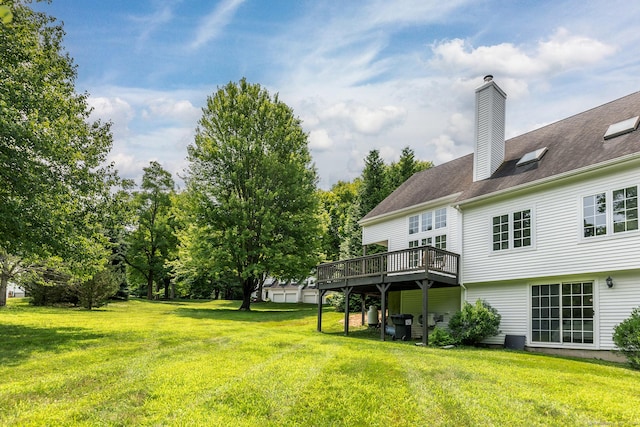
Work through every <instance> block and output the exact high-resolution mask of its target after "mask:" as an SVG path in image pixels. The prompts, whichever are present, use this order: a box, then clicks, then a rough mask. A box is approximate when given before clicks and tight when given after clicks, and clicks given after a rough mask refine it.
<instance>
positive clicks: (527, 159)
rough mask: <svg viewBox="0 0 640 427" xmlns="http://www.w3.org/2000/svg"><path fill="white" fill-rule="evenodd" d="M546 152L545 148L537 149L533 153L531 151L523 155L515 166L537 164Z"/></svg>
mask: <svg viewBox="0 0 640 427" xmlns="http://www.w3.org/2000/svg"><path fill="white" fill-rule="evenodd" d="M546 152H547V147H542V148H538V149H537V150H535V151H531V152H529V153H527V154H525V155H524V156H522V158H521V159H520V160H518V163H516V166H523V165H527V164H529V163H533V162H537V161H539V160H540V159H541V158H542V157H543V156H544V155H545V154H546Z"/></svg>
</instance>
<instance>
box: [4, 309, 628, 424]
mask: <svg viewBox="0 0 640 427" xmlns="http://www.w3.org/2000/svg"><path fill="white" fill-rule="evenodd" d="M238 306H239V303H238V302H228V301H214V302H166V303H165V302H146V301H137V300H133V301H129V302H122V303H113V304H110V305H109V306H107V307H106V308H105V309H102V310H95V311H85V310H75V309H62V308H37V307H30V306H28V305H27V304H26V303H25V302H23V301H18V300H9V305H8V306H7V307H5V308H2V309H0V378H1V380H0V425H3V426H5V425H20V426H28V425H56V426H59V425H74V426H75V425H92V426H93V425H154V426H164V425H180V426H189V425H194V426H196V425H197V426H200V425H212V426H217V425H220V426H236V425H245V426H283V425H285V426H286V425H291V426H300V425H308V426H341V425H344V426H412V425H415V426H427V425H429V426H438V425H443V426H464V425H470V426H476V425H500V426H503V425H509V426H516V425H522V426H525V425H526V426H535V425H553V426H557V425H562V426H572V425H577V426H593V425H615V426H624V425H634V423H636V424H635V425H637V423H638V422H639V420H640V372H637V371H633V370H630V369H628V368H626V367H625V366H623V365H617V364H612V363H604V362H594V361H588V360H568V359H562V358H556V357H550V356H544V355H537V354H529V353H522V352H508V351H502V350H481V349H453V350H441V349H431V348H422V347H418V346H415V345H413V344H412V343H407V342H391V341H387V342H380V341H379V340H378V339H377V337H378V335H377V333H376V334H371V333H368V332H367V331H366V330H360V331H358V330H354V331H353V333H352V334H351V335H350V336H349V337H344V336H342V334H341V331H342V325H341V324H340V320H341V319H342V314H340V313H334V312H333V311H332V310H327V311H325V313H324V316H323V328H324V329H325V331H326V332H325V333H317V332H316V331H315V327H316V309H315V307H314V306H311V305H296V304H256V305H254V307H253V308H254V311H252V312H249V313H247V312H238V311H236V310H235V309H236V308H237V307H238ZM356 329H357V328H356Z"/></svg>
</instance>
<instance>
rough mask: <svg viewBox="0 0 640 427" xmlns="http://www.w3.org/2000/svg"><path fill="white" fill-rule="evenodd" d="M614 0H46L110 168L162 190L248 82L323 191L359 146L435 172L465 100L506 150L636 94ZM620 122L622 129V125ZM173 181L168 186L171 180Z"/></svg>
mask: <svg viewBox="0 0 640 427" xmlns="http://www.w3.org/2000/svg"><path fill="white" fill-rule="evenodd" d="M633 4H634V3H633V2H628V1H616V0H609V1H585V0H581V1H558V0H556V1H544V0H541V1H524V0H523V1H515V0H514V1H506V0H503V1H483V0H473V1H467V0H449V1H441V0H439V1H435V0H433V1H432V0H415V1H411V0H398V1H389V0H385V1H377V0H376V1H346V0H345V1H320V0H297V1H294V0H287V1H285V0H274V1H267V0H222V1H196V0H183V1H180V0H135V1H131V0H109V1H104V0H53V1H52V3H51V4H46V3H37V4H35V6H33V7H35V8H37V9H39V10H44V11H46V12H47V13H49V14H50V15H53V16H54V17H56V18H57V19H58V20H60V21H62V22H64V28H65V31H66V33H67V35H66V37H65V43H64V44H65V47H66V50H67V51H68V53H69V54H70V55H71V57H73V58H74V61H75V63H76V65H77V66H78V79H77V81H76V86H77V90H78V91H80V92H88V93H89V94H90V98H89V102H90V105H91V106H92V107H93V108H94V113H93V117H94V118H101V119H103V120H111V121H112V122H113V128H112V129H113V134H114V147H113V150H112V152H111V154H110V160H111V161H113V162H115V163H116V167H117V168H118V170H119V171H120V173H121V175H123V176H125V177H130V178H137V179H139V178H140V176H141V174H142V168H143V167H145V166H147V165H148V163H149V161H151V160H156V161H159V162H160V163H161V164H162V165H163V166H164V167H165V168H166V169H168V170H170V171H171V172H172V173H174V175H175V176H176V178H177V177H178V175H179V174H182V171H183V170H184V169H185V168H186V166H187V161H186V147H187V146H188V145H189V144H190V143H192V141H193V136H194V133H195V129H196V127H197V122H198V120H199V118H200V116H201V108H202V107H203V106H204V105H205V103H206V99H207V97H208V96H210V95H211V94H213V93H214V92H215V91H216V89H217V88H218V87H220V86H223V85H225V84H226V83H228V82H229V81H238V80H240V79H241V78H242V77H246V78H247V79H248V80H249V81H250V82H253V83H260V84H261V85H262V86H264V87H265V88H267V89H268V90H269V91H270V92H271V93H273V94H275V93H279V96H280V99H281V100H282V101H284V102H285V103H287V104H288V105H289V106H291V107H292V108H293V110H294V113H295V114H296V115H297V116H298V117H299V118H300V119H301V120H302V123H303V127H304V129H305V131H306V132H307V133H308V134H309V141H310V148H311V153H312V155H313V159H314V162H315V165H316V168H317V170H318V174H319V177H320V186H321V187H322V188H325V189H326V188H329V187H330V185H332V184H333V183H335V182H336V181H338V180H351V179H353V178H354V177H356V176H358V175H359V174H360V172H361V169H362V166H363V159H364V157H365V156H366V155H367V153H368V152H369V151H370V150H371V149H374V148H375V149H378V150H380V152H381V154H382V156H383V158H384V159H385V160H386V161H389V162H390V161H394V160H397V158H398V156H399V154H400V152H401V150H402V148H403V147H405V146H409V147H411V148H412V149H413V150H414V151H415V153H416V156H417V157H418V158H420V159H422V160H431V161H433V162H434V163H436V164H440V163H443V162H446V161H448V160H451V159H453V158H456V157H459V156H461V155H464V154H467V153H469V152H471V151H472V149H473V107H474V105H473V104H474V89H475V88H476V87H478V86H480V85H481V84H482V78H483V76H484V75H486V74H493V75H494V80H495V81H496V83H498V84H499V85H500V86H501V87H502V88H503V89H504V91H505V92H506V93H507V95H508V98H507V137H512V136H516V135H519V134H521V133H523V132H526V131H529V130H532V129H535V128H537V127H540V126H542V125H545V124H548V123H551V122H554V121H556V120H559V119H562V118H564V117H568V116H570V115H573V114H575V113H578V112H581V111H584V110H586V109H589V108H592V107H595V106H597V105H600V104H603V103H605V102H608V101H611V100H613V99H616V98H619V97H621V96H624V95H626V94H628V93H631V92H635V91H637V90H640V55H638V51H639V48H640V28H639V26H640V24H638V23H639V22H640V6H636V5H633ZM621 119H624V118H621ZM178 181H180V180H179V179H178Z"/></svg>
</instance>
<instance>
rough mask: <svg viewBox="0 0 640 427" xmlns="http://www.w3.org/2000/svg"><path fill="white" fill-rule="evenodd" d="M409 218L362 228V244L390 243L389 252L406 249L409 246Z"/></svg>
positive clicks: (400, 218) (394, 219)
mask: <svg viewBox="0 0 640 427" xmlns="http://www.w3.org/2000/svg"><path fill="white" fill-rule="evenodd" d="M407 218H408V217H397V218H393V219H390V220H388V221H384V222H379V223H377V224H373V225H369V226H366V227H363V228H362V244H363V245H368V244H371V243H377V242H384V241H387V242H388V243H387V244H388V250H389V251H395V250H398V249H405V248H406V247H407V246H408V243H407V242H408V240H407V238H406V237H407V236H408V235H409V226H408V223H407Z"/></svg>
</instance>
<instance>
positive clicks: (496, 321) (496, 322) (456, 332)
mask: <svg viewBox="0 0 640 427" xmlns="http://www.w3.org/2000/svg"><path fill="white" fill-rule="evenodd" d="M499 326H500V314H498V311H497V310H496V309H495V308H493V307H491V305H489V303H488V302H486V301H482V300H477V301H476V303H475V304H473V305H472V304H469V303H468V302H467V301H465V302H464V305H463V306H462V310H460V311H458V312H457V313H455V314H454V315H453V316H452V317H451V320H449V330H450V331H451V336H452V337H453V338H454V339H455V340H456V342H458V343H461V344H464V345H476V344H478V343H480V342H481V341H482V340H484V339H485V338H488V337H492V336H494V335H498V334H499V333H500V329H499Z"/></svg>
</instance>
